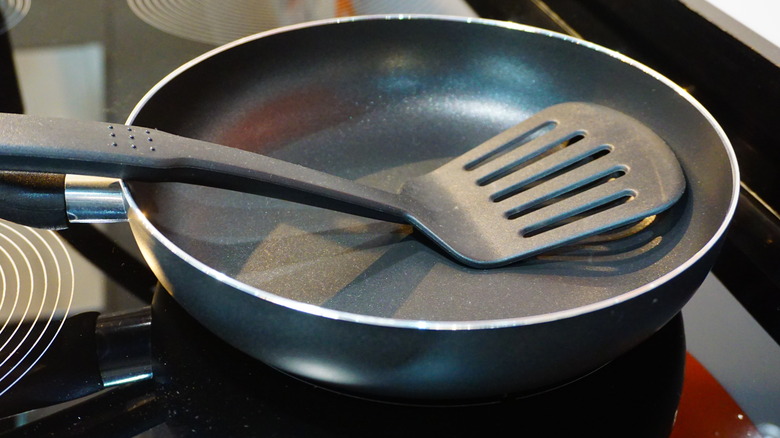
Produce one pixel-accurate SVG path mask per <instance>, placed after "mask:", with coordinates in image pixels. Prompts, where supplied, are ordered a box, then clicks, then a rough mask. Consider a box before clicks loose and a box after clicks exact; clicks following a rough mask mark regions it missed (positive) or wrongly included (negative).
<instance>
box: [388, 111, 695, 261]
mask: <svg viewBox="0 0 780 438" xmlns="http://www.w3.org/2000/svg"><path fill="white" fill-rule="evenodd" d="M684 190H685V178H684V176H683V172H682V169H681V168H680V164H679V163H678V161H677V159H676V157H675V156H674V153H673V152H672V150H671V149H670V148H669V146H668V145H667V144H666V143H665V142H664V141H663V140H662V139H661V138H660V137H659V136H658V135H656V134H655V133H654V132H653V131H652V130H651V129H650V128H648V127H647V126H645V125H644V124H642V123H640V122H639V121H637V120H635V119H634V118H632V117H629V116H628V115H626V114H623V113H621V112H619V111H616V110H613V109H610V108H607V107H604V106H601V105H595V104H589V103H564V104H559V105H555V106H551V107H549V108H547V109H545V110H543V111H541V112H539V113H537V114H536V115H534V116H532V117H530V118H529V119H527V120H525V121H523V122H522V123H520V124H518V125H516V126H514V127H512V128H510V129H508V130H506V131H504V132H502V133H501V134H499V135H497V136H496V137H493V138H492V139H490V140H488V141H486V142H485V143H483V144H481V145H479V146H477V147H476V148H474V149H472V150H470V151H469V152H467V153H466V154H463V155H461V156H459V157H457V158H455V159H454V160H452V161H450V162H449V163H447V164H445V165H444V166H442V167H440V168H438V169H436V170H435V171H433V172H431V173H428V174H425V175H423V176H420V177H417V178H415V179H412V180H410V181H409V182H407V183H406V184H405V185H404V187H403V189H402V191H401V196H402V197H404V200H405V202H407V203H408V205H409V211H410V212H411V217H410V218H409V220H410V222H412V223H413V224H414V225H415V226H416V227H417V228H418V229H420V230H421V231H422V232H424V233H425V234H427V235H428V236H429V237H430V238H431V239H433V240H434V241H436V242H437V243H439V244H440V245H441V246H442V247H444V248H445V249H446V250H447V251H449V252H450V253H451V254H452V255H453V256H454V257H455V258H457V259H458V260H460V261H462V262H463V263H466V264H468V265H471V266H475V267H496V266H502V265H506V264H509V263H512V262H515V261H518V260H521V259H524V258H527V257H530V256H533V255H536V254H539V253H541V252H544V251H547V250H550V249H552V248H556V247H559V246H562V245H567V244H571V243H575V242H577V241H579V240H582V239H585V238H587V237H590V236H593V235H595V234H599V233H603V232H606V231H609V230H612V229H615V228H618V227H621V226H624V225H629V224H631V223H634V222H637V221H639V220H641V219H644V218H645V217H648V216H652V215H654V214H658V213H660V212H662V211H664V210H666V209H667V208H669V207H670V206H671V205H673V204H674V203H675V202H676V201H677V200H678V199H679V198H680V196H682V194H683V192H684Z"/></svg>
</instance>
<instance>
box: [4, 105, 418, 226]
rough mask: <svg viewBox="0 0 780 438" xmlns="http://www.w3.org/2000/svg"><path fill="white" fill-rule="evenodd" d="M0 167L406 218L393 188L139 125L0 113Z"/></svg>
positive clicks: (373, 216)
mask: <svg viewBox="0 0 780 438" xmlns="http://www.w3.org/2000/svg"><path fill="white" fill-rule="evenodd" d="M0 169H2V170H21V171H31V172H54V173H74V174H83V175H94V176H107V177H116V178H122V179H125V180H135V181H152V182H171V181H175V182H184V183H191V184H199V185H205V186H211V187H218V188H225V189H230V190H237V191H242V192H248V193H255V194H259V195H265V196H270V197H275V198H281V199H287V200H291V201H294V202H299V203H304V204H309V205H315V206H318V207H323V208H327V209H330V210H337V211H342V212H346V213H350V214H356V215H359V216H364V217H370V218H377V219H382V220H387V221H393V222H405V221H406V219H405V218H406V211H405V209H404V208H403V207H402V205H401V202H400V197H399V196H398V195H396V194H393V193H389V192H386V191H383V190H379V189H375V188H372V187H368V186H365V185H362V184H359V183H355V182H353V181H350V180H347V179H344V178H340V177H337V176H333V175H329V174H326V173H323V172H319V171H316V170H313V169H309V168H307V167H303V166H299V165H297V164H293V163H289V162H286V161H281V160H277V159H274V158H270V157H267V156H264V155H260V154H256V153H252V152H247V151H243V150H240V149H235V148H230V147H227V146H221V145H217V144H214V143H209V142H205V141H201V140H195V139H191V138H186V137H180V136H177V135H173V134H168V133H165V132H161V131H157V130H153V129H148V128H142V127H138V126H127V125H121V124H108V123H102V122H91V121H80V120H66V119H56V118H44V117H36V116H29V115H18V114H0Z"/></svg>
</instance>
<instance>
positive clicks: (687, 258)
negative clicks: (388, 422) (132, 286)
mask: <svg viewBox="0 0 780 438" xmlns="http://www.w3.org/2000/svg"><path fill="white" fill-rule="evenodd" d="M566 101H585V102H594V103H598V104H603V105H606V106H609V107H612V108H615V109H617V110H619V111H622V112H624V113H626V114H628V115H630V116H632V117H634V118H636V119H638V120H640V121H642V122H643V123H644V124H646V125H647V126H648V127H650V128H651V129H652V130H654V131H655V132H656V133H657V134H658V135H660V136H661V137H662V138H663V139H664V140H665V141H666V142H667V143H668V144H669V146H670V147H671V148H672V149H673V151H674V152H675V154H676V156H677V158H678V160H679V161H680V164H681V166H682V168H683V172H684V174H685V178H686V183H687V188H686V193H685V194H684V195H683V198H682V199H681V200H680V201H678V202H677V204H676V205H675V206H674V207H672V209H670V210H669V211H667V212H665V213H662V214H660V215H657V216H655V217H652V218H648V219H647V220H645V221H643V222H641V223H639V224H637V225H635V226H633V227H631V228H629V229H624V230H621V231H620V232H618V233H613V234H611V235H608V236H604V237H602V238H600V239H596V240H593V241H590V242H587V243H584V244H582V245H578V246H576V247H568V248H563V249H559V250H556V251H555V252H551V253H546V254H544V255H541V256H538V257H536V258H534V259H532V260H528V261H525V262H521V263H517V264H514V265H511V266H508V267H504V268H497V269H489V270H479V269H473V268H468V267H465V266H462V265H459V264H456V263H455V262H453V261H451V260H450V259H449V258H448V257H447V256H445V255H444V254H442V253H440V252H439V250H438V249H437V248H436V247H435V246H434V245H432V244H431V243H430V242H428V241H426V239H425V238H423V237H421V236H419V235H418V234H417V233H415V232H413V231H412V230H411V228H409V227H406V226H402V225H397V224H390V223H384V222H380V221H375V220H369V219H363V218H358V217H353V216H349V215H346V214H343V213H336V212H332V211H326V210H322V209H317V208H314V207H309V206H302V205H298V204H293V203H290V202H286V201H281V200H276V199H273V198H265V197H259V196H255V195H247V194H242V193H236V192H231V191H225V190H219V189H213V188H205V187H198V186H190V185H184V184H175V183H156V184H149V183H139V182H130V181H124V182H122V184H121V190H122V193H123V198H124V203H125V206H126V209H127V216H128V218H129V221H130V225H131V228H132V230H133V232H134V234H135V236H136V239H137V242H138V244H139V247H140V248H141V250H142V252H143V254H144V256H145V257H146V259H147V261H148V262H149V264H150V266H151V267H152V269H153V270H154V271H155V273H156V274H157V275H158V276H159V278H160V280H161V282H162V283H163V285H164V286H165V287H166V288H167V289H168V290H169V291H170V293H171V294H172V295H173V296H174V298H175V299H176V300H177V301H178V302H179V303H180V304H181V305H182V306H183V307H184V308H185V309H186V310H187V311H188V312H189V313H191V314H192V315H193V316H195V317H196V318H197V319H198V320H199V321H201V322H202V323H203V324H204V325H205V326H206V327H208V328H209V329H210V330H212V331H213V332H214V333H216V334H217V335H219V336H220V337H222V338H223V339H225V340H226V341H228V342H229V343H231V344H232V345H234V346H236V347H237V348H239V349H241V350H243V351H244V352H246V353H248V354H250V355H252V356H254V357H256V358H258V359H260V360H262V361H264V362H266V363H268V364H270V365H272V366H274V367H276V368H278V369H280V370H282V371H285V372H287V373H290V374H292V375H295V376H299V377H302V378H304V379H307V380H309V381H313V382H315V383H318V384H322V385H324V386H327V387H330V388H335V389H338V390H342V391H346V392H350V393H353V394H358V395H367V396H372V397H378V398H389V399H411V400H441V399H450V400H451V399H460V400H470V399H482V398H489V397H496V396H500V395H502V394H507V393H527V392H533V391H539V390H543V389H545V388H549V387H552V386H555V385H559V384H562V383H563V382H566V381H568V380H571V379H575V378H577V377H579V376H582V375H584V374H587V373H588V372H590V371H592V370H594V369H597V368H598V367H600V366H602V365H604V364H605V363H607V362H609V361H610V360H611V359H613V358H614V357H616V356H618V355H620V354H621V353H623V352H625V351H627V350H628V349H630V348H631V347H632V346H635V345H637V344H638V343H639V342H640V341H642V340H643V339H645V338H647V337H648V336H649V335H651V334H652V333H653V332H655V331H656V330H658V329H659V328H660V327H662V326H663V325H664V324H665V323H666V322H667V321H669V320H670V319H671V318H672V317H673V316H674V315H675V314H677V312H679V310H680V309H681V308H682V306H683V305H684V304H685V303H686V301H687V300H688V299H689V298H690V296H691V294H692V293H693V292H694V291H695V290H696V288H697V287H698V286H699V285H700V283H701V281H702V280H703V278H704V277H705V275H706V274H707V272H708V271H709V268H710V267H711V264H712V262H713V258H714V255H715V252H716V249H717V246H718V242H719V240H720V238H721V237H722V235H723V233H724V231H725V229H726V226H727V224H728V222H729V220H730V218H731V216H732V213H733V210H734V207H735V203H736V195H737V191H738V171H737V166H736V161H735V159H734V155H733V152H732V150H731V147H730V145H729V142H728V140H727V138H726V136H725V135H724V133H723V131H722V130H721V129H720V127H718V125H717V124H716V122H715V121H714V120H713V118H712V117H711V116H710V115H709V114H708V113H707V112H706V110H704V108H702V107H701V105H700V104H698V103H697V102H696V101H695V100H694V99H693V98H691V97H690V96H689V95H688V94H687V93H686V92H685V91H684V90H682V89H681V88H680V87H678V86H676V85H674V84H672V83H671V82H670V81H669V80H667V79H665V78H664V77H662V76H661V75H659V74H658V73H655V72H653V71H651V70H650V69H648V68H647V67H644V66H642V65H640V64H638V63H636V62H635V61H632V60H630V59H627V58H625V57H623V56H621V55H619V54H617V53H614V52H611V51H608V50H606V49H604V48H601V47H598V46H595V45H592V44H589V43H586V42H583V41H580V40H576V39H573V38H570V37H566V36H563V35H559V34H555V33H551V32H547V31H542V30H539V29H535V28H530V27H525V26H519V25H515V24H508V23H500V22H493V21H486V20H475V19H456V18H443V17H365V18H356V19H348V20H339V21H326V22H318V23H314V24H306V25H301V26H295V27H290V28H285V29H281V30H276V31H272V32H268V33H264V34H260V35H257V36H254V37H250V38H247V39H243V40H240V41H237V42H235V43H233V44H229V45H227V46H224V47H221V48H219V49H216V50H214V51H212V52H210V53H207V54H205V55H204V56H202V57H200V58H198V59H195V60H194V61H192V62H190V63H188V64H186V65H184V66H183V67H181V68H180V69H178V70H176V71H175V72H173V73H172V74H171V75H169V76H168V77H167V78H165V79H164V80H163V81H162V82H160V84H158V85H157V86H156V87H155V88H154V89H153V90H152V91H150V92H149V94H148V95H147V96H146V97H145V98H144V99H143V100H142V101H141V103H139V105H138V106H137V107H136V109H135V110H134V111H133V113H132V115H131V116H130V118H129V120H128V122H129V123H133V124H137V125H141V126H151V127H155V128H158V129H160V130H164V131H168V132H173V133H176V134H181V135H186V136H190V137H196V138H201V139H204V140H208V141H213V142H217V143H222V144H227V145H230V146H233V147H238V148H243V149H248V150H252V151H255V152H257V153H262V154H268V155H271V156H274V157H277V158H281V159H284V160H287V161H291V162H295V163H298V164H302V165H305V166H309V167H312V168H315V169H318V170H322V171H325V172H329V173H332V174H335V175H339V176H342V177H346V178H351V179H357V180H359V181H361V182H363V183H365V184H369V185H373V186H375V187H378V188H382V189H387V190H396V189H397V188H398V187H400V186H401V185H402V184H403V182H404V181H405V180H406V179H408V178H410V177H413V176H416V175H420V174H422V173H425V172H428V171H430V170H431V169H434V168H436V167H438V166H439V165H441V164H442V163H443V162H445V161H447V160H448V159H450V158H451V157H454V156H457V155H459V154H462V153H463V152H464V151H466V150H468V149H469V148H471V147H473V146H474V145H478V144H480V143H481V142H482V141H484V140H486V139H488V138H490V137H492V136H493V135H495V134H496V133H498V132H500V131H502V130H504V129H506V128H508V127H509V126H512V125H514V124H516V123H518V122H519V121H521V120H523V119H524V118H525V117H528V116H529V115H531V114H533V113H535V112H538V111H539V110H541V109H543V108H545V107H547V106H550V105H553V104H556V103H560V102H566ZM76 185H77V184H76ZM637 378H641V376H637Z"/></svg>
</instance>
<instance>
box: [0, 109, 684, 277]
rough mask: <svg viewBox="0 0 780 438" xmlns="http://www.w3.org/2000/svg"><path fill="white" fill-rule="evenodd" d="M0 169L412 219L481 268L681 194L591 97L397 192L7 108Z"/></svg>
mask: <svg viewBox="0 0 780 438" xmlns="http://www.w3.org/2000/svg"><path fill="white" fill-rule="evenodd" d="M0 168H2V169H5V170H22V171H32V172H54V173H72V174H83V175H95V176H108V177H116V178H123V179H126V180H137V181H156V182H163V181H178V182H186V183H192V184H201V185H207V186H213V187H220V188H227V189H231V190H239V191H244V192H250V193H257V194H262V195H266V196H272V197H277V198H282V199H288V200H292V201H295V202H301V203H306V204H311V205H316V206H319V207H324V208H328V209H332V210H338V211H344V212H347V213H351V214H357V215H361V216H366V217H372V218H379V219H382V220H389V221H394V222H406V223H410V224H412V225H414V226H415V228H417V229H418V230H419V231H421V232H423V233H424V234H425V235H427V236H428V237H429V238H430V239H431V240H433V241H434V242H436V243H437V244H439V245H440V246H441V247H442V248H444V249H445V250H446V251H447V252H448V253H449V254H451V255H452V256H453V257H454V258H455V259H457V260H458V261H460V262H462V263H464V264H466V265H469V266H474V267H480V268H488V267H497V266H502V265H506V264H509V263H512V262H515V261H518V260H521V259H523V258H527V257H530V256H533V255H535V254H539V253H541V252H543V251H546V250H549V249H551V248H555V247H559V246H562V245H566V244H570V243H574V242H577V241H579V240H581V239H584V238H586V237H589V236H592V235H594V234H598V233H602V232H605V231H609V230H612V229H614V228H617V227H621V226H624V225H628V224H631V223H633V222H636V221H639V220H641V219H643V218H645V217H647V216H651V215H654V214H657V213H660V212H661V211H663V210H665V209H667V208H669V207H670V206H671V205H672V204H674V203H675V202H676V201H677V200H678V199H679V198H680V196H681V195H682V193H683V191H684V190H685V179H684V176H683V172H682V169H681V168H680V165H679V163H678V162H677V159H676V158H675V156H674V154H673V152H672V151H671V149H669V147H668V146H667V145H666V143H665V142H664V141H663V140H662V139H661V138H660V137H658V136H657V135H656V134H655V133H654V132H653V131H652V130H650V129H649V128H647V127H646V126H644V125H643V124H642V123H640V122H639V121H637V120H635V119H633V118H631V117H629V116H627V115H625V114H623V113H621V112H618V111H615V110H612V109H609V108H606V107H603V106H600V105H594V104H586V103H564V104H559V105H555V106H551V107H549V108H547V109H545V110H543V111H541V112H539V113H538V114H536V115H534V116H532V117H530V118H529V119H527V120H525V121H523V122H522V123H520V124H518V125H516V126H514V127H512V128H510V129H508V130H506V131H504V132H502V133H501V134H499V135H497V136H496V137H494V138H492V139H490V140H488V141H486V142H485V143H483V144H481V145H479V146H477V147H476V148H474V149H472V150H470V151H469V152H467V153H465V154H463V155H461V156H459V157H457V158H455V159H453V160H452V161H450V162H448V163H447V164H445V165H443V166H441V167H439V168H438V169H436V170H434V171H432V172H430V173H427V174H425V175H422V176H419V177H416V178H413V179H411V180H409V181H407V182H406V183H405V184H404V186H403V187H402V189H401V191H400V193H389V192H386V191H383V190H379V189H375V188H373V187H369V186H365V185H362V184H359V183H356V182H354V181H350V180H346V179H343V178H340V177H336V176H333V175H329V174H326V173H323V172H319V171H316V170H313V169H309V168H307V167H303V166H299V165H296V164H292V163H288V162H285V161H281V160H277V159H274V158H270V157H267V156H263V155H260V154H255V153H252V152H247V151H243V150H240V149H235V148H230V147H226V146H221V145H217V144H214V143H209V142H204V141H200V140H195V139H190V138H186V137H180V136H176V135H173V134H167V133H164V132H160V131H156V130H150V129H147V128H141V127H137V126H126V125H110V124H106V123H101V122H85V121H74V120H64V119H50V118H40V117H33V116H21V115H12V114H3V115H0Z"/></svg>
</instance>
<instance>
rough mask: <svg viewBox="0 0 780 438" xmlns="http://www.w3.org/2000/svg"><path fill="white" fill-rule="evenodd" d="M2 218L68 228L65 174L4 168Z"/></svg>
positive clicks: (0, 190)
mask: <svg viewBox="0 0 780 438" xmlns="http://www.w3.org/2000/svg"><path fill="white" fill-rule="evenodd" d="M0 217H2V218H3V219H7V220H9V221H12V222H16V223H18V224H22V225H27V226H29V227H35V228H43V229H49V230H59V229H63V228H67V227H68V215H67V212H66V207H65V175H62V174H57V173H42V172H10V171H0Z"/></svg>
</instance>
